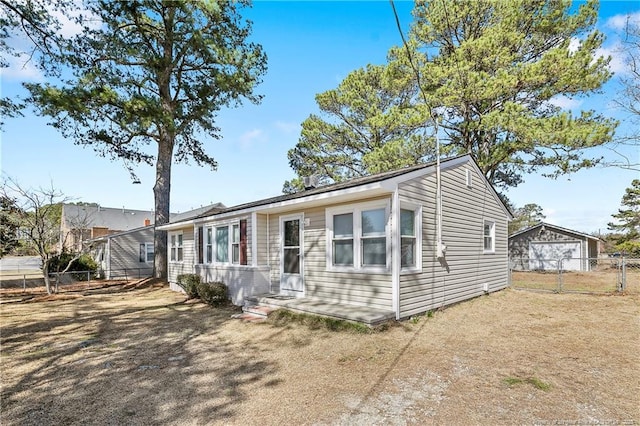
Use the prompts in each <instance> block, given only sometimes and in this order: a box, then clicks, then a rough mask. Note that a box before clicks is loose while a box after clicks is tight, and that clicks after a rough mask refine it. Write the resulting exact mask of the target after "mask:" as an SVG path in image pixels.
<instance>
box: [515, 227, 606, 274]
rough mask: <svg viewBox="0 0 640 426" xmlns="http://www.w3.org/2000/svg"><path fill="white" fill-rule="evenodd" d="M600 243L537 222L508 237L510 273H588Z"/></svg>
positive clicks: (598, 240) (594, 262) (592, 237)
mask: <svg viewBox="0 0 640 426" xmlns="http://www.w3.org/2000/svg"><path fill="white" fill-rule="evenodd" d="M599 242H600V239H599V238H597V237H594V236H593V235H588V234H583V233H581V232H578V231H573V230H571V229H566V228H562V227H560V226H557V225H552V224H550V223H546V222H540V223H538V224H536V225H534V226H531V227H529V228H526V229H523V230H520V231H518V232H515V233H513V234H512V235H511V236H510V237H509V258H510V262H511V268H512V269H514V270H524V271H528V270H543V271H544V270H557V269H559V268H561V269H563V270H566V271H589V270H591V269H592V268H594V267H595V265H596V264H597V258H598V254H599Z"/></svg>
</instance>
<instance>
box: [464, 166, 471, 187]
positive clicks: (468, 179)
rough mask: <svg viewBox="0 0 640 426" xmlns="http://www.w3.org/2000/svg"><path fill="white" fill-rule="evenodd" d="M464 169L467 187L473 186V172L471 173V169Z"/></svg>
mask: <svg viewBox="0 0 640 426" xmlns="http://www.w3.org/2000/svg"><path fill="white" fill-rule="evenodd" d="M465 171H466V182H467V188H471V187H472V186H473V173H471V170H465Z"/></svg>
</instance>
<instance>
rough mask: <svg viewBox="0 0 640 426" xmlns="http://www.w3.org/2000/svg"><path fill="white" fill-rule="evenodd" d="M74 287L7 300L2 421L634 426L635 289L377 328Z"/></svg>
mask: <svg viewBox="0 0 640 426" xmlns="http://www.w3.org/2000/svg"><path fill="white" fill-rule="evenodd" d="M107 290H108V291H107ZM92 293H96V294H92ZM83 294H84V295H82V294H80V293H75V294H67V295H65V296H63V298H64V297H67V298H68V297H70V296H72V297H73V298H71V299H66V300H52V301H47V302H41V303H8V304H3V305H2V306H1V309H2V310H1V317H0V318H1V320H2V336H1V344H2V347H1V356H2V364H1V365H2V377H1V378H2V411H1V413H0V423H1V424H3V425H18V424H20V425H25V424H34V425H35V424H38V425H41V424H285V423H286V424H321V425H322V424H327V425H329V424H338V425H353V424H362V425H372V424H379V425H382V424H399V425H400V424H454V425H455V424H464V425H466V424H491V425H496V424H637V423H638V422H640V411H639V408H638V407H639V406H640V400H639V398H640V397H639V395H640V351H639V341H638V339H639V335H640V315H639V314H640V296H639V295H637V294H630V295H625V296H593V295H582V294H551V293H532V292H523V291H516V290H506V291H502V292H499V293H494V294H492V295H490V296H486V297H481V298H477V299H474V300H471V301H468V302H465V303H461V304H458V305H455V306H453V307H450V308H448V309H445V310H443V311H438V312H436V313H435V314H434V315H433V316H432V317H430V318H429V317H427V316H422V317H420V318H417V319H415V320H414V321H406V322H403V323H401V324H398V325H395V326H392V327H391V328H390V329H388V330H386V331H384V332H379V333H373V334H357V333H350V332H332V331H328V330H326V329H322V328H316V329H310V328H309V327H308V326H306V325H303V324H298V323H292V322H286V321H279V322H278V323H277V324H276V323H269V322H267V323H258V324H256V323H244V322H240V321H238V320H232V319H230V316H231V314H232V313H233V312H234V311H233V310H231V309H214V308H211V307H209V306H207V305H204V304H201V303H185V300H184V296H182V295H179V294H177V293H173V292H170V291H169V290H167V289H166V288H158V287H153V286H152V287H148V288H142V289H133V290H129V291H125V290H124V289H118V288H113V289H101V290H96V291H93V292H91V291H89V292H85V293H83ZM558 422H564V423H558ZM568 422H572V423H568Z"/></svg>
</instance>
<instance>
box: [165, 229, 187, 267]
mask: <svg viewBox="0 0 640 426" xmlns="http://www.w3.org/2000/svg"><path fill="white" fill-rule="evenodd" d="M172 236H175V237H176V244H175V249H176V259H175V260H171V250H172V249H173V248H174V246H173V245H172V244H171V237H172ZM178 236H182V246H180V245H179V244H178ZM168 237H169V244H167V245H168V246H169V262H170V263H183V262H184V235H183V232H182V231H178V232H169V236H168ZM179 247H181V248H182V259H180V260H178V248H179Z"/></svg>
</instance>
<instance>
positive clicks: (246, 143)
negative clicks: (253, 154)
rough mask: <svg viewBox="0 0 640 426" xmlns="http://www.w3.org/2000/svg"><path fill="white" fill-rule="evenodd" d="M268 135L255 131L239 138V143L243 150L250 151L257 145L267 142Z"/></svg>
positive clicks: (259, 130)
mask: <svg viewBox="0 0 640 426" xmlns="http://www.w3.org/2000/svg"><path fill="white" fill-rule="evenodd" d="M266 141H267V135H266V134H265V133H264V132H263V131H262V130H261V129H253V130H249V131H247V132H244V133H243V134H241V135H240V138H238V142H240V147H241V148H242V149H243V150H248V149H250V148H251V147H252V146H253V145H254V144H255V143H260V142H266Z"/></svg>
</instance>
